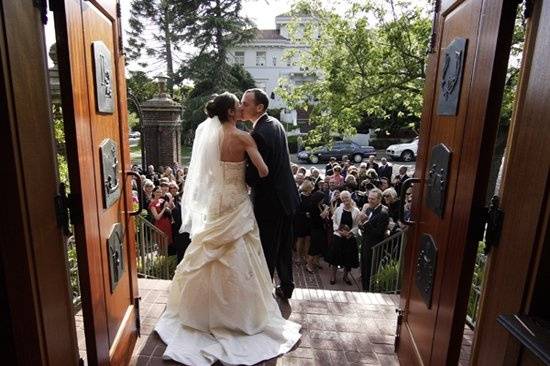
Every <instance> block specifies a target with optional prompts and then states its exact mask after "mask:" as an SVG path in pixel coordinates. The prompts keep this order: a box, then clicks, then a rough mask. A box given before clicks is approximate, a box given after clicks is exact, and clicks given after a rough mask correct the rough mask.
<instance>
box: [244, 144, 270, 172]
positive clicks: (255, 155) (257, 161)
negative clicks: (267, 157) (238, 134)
mask: <svg viewBox="0 0 550 366" xmlns="http://www.w3.org/2000/svg"><path fill="white" fill-rule="evenodd" d="M242 137H243V143H244V147H245V151H246V153H247V154H248V156H249V157H250V160H251V161H252V164H254V166H255V167H256V169H258V174H259V175H260V177H261V178H264V177H267V175H268V174H269V169H268V167H267V165H266V164H265V161H264V159H263V158H262V155H260V152H259V151H258V146H257V145H256V141H254V139H253V138H252V136H250V135H249V134H248V133H243V134H242Z"/></svg>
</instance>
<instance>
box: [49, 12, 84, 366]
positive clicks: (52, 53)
mask: <svg viewBox="0 0 550 366" xmlns="http://www.w3.org/2000/svg"><path fill="white" fill-rule="evenodd" d="M47 19H48V21H47V23H46V24H45V26H44V31H45V42H46V49H47V50H48V59H47V66H48V82H49V92H50V111H51V119H50V124H51V128H52V129H53V135H54V138H55V147H54V149H55V152H56V161H57V164H56V169H57V171H56V175H57V185H58V187H59V188H58V194H59V195H58V197H57V206H58V209H59V212H58V215H59V216H60V219H61V220H60V221H61V222H62V223H63V226H64V227H63V245H64V248H65V264H66V268H67V275H68V277H69V283H70V287H71V288H70V291H69V292H70V296H71V300H72V304H73V316H74V324H75V334H76V338H77V341H78V343H77V344H78V349H77V350H74V351H75V352H78V354H79V358H80V364H81V365H86V364H87V356H86V336H85V331H84V319H83V316H82V292H81V284H80V273H79V267H78V259H77V245H76V240H75V236H74V228H73V225H72V223H71V218H70V215H69V210H68V207H69V201H70V195H71V193H70V190H71V188H70V187H71V184H70V178H69V169H68V165H67V150H66V144H65V123H64V119H63V113H62V112H63V111H62V107H61V88H60V79H59V67H58V58H57V47H56V32H55V25H54V15H53V13H52V12H51V11H48V15H47Z"/></svg>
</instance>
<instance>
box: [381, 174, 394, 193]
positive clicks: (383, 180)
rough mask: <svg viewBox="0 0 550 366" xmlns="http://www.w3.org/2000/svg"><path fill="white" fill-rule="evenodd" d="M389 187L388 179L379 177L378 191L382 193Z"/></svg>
mask: <svg viewBox="0 0 550 366" xmlns="http://www.w3.org/2000/svg"><path fill="white" fill-rule="evenodd" d="M390 187H391V185H390V180H389V179H388V177H380V185H379V187H378V188H380V190H381V191H382V192H384V191H385V190H386V189H388V188H390Z"/></svg>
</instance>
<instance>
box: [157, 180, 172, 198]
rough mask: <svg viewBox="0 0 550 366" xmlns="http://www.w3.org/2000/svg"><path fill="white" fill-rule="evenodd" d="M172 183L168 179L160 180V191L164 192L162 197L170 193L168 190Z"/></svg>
mask: <svg viewBox="0 0 550 366" xmlns="http://www.w3.org/2000/svg"><path fill="white" fill-rule="evenodd" d="M169 182H170V181H169V180H168V178H166V177H162V178H160V184H159V185H160V189H161V190H162V195H163V196H164V195H165V194H166V193H168V189H169V188H170V186H169V184H168V183H169Z"/></svg>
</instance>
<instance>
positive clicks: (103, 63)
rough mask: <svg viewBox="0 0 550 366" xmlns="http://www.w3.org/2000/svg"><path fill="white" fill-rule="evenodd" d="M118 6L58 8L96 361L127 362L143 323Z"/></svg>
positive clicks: (85, 295) (72, 2) (90, 345)
mask: <svg viewBox="0 0 550 366" xmlns="http://www.w3.org/2000/svg"><path fill="white" fill-rule="evenodd" d="M117 7H118V4H117V2H116V1H114V0H95V1H94V0H91V1H80V0H65V1H64V2H61V1H60V2H59V3H58V5H56V6H55V7H54V9H53V10H54V14H55V23H56V24H55V25H56V33H57V40H58V54H59V68H60V81H61V88H62V90H61V95H62V101H63V113H64V119H65V126H66V127H65V129H66V139H67V148H68V151H67V154H68V162H69V173H70V179H71V191H72V193H73V195H74V201H73V204H74V207H73V215H72V218H73V224H75V234H76V242H77V251H78V262H79V269H80V279H81V283H82V299H83V312H84V314H83V315H84V322H85V333H86V346H87V357H88V361H89V364H91V365H96V364H101V365H106V364H111V365H121V364H126V363H127V362H128V361H129V358H130V356H131V352H132V349H133V346H134V344H135V341H136V337H137V332H138V327H139V325H138V320H137V318H138V316H139V314H138V308H137V307H136V305H137V303H136V302H135V301H136V297H137V275H136V267H135V265H136V261H135V243H134V237H135V236H134V232H133V225H131V221H130V218H129V216H128V213H127V212H128V211H129V209H128V207H130V209H131V206H132V204H131V203H132V200H131V188H130V183H129V180H127V179H126V173H125V171H128V170H130V169H129V168H130V160H129V150H128V127H127V126H128V125H127V109H126V108H127V106H126V86H125V78H124V77H125V76H124V57H123V55H122V52H121V44H120V39H119V30H120V27H119V26H120V19H119V17H118V16H117ZM79 206H80V207H79ZM75 212H76V215H75ZM79 216H80V217H79Z"/></svg>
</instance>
